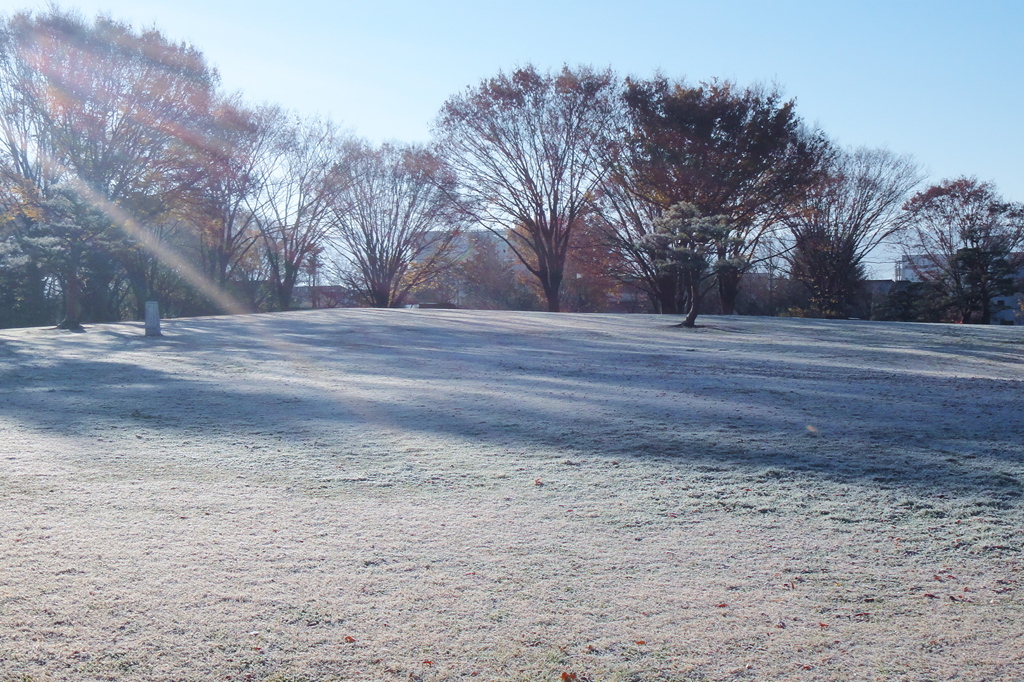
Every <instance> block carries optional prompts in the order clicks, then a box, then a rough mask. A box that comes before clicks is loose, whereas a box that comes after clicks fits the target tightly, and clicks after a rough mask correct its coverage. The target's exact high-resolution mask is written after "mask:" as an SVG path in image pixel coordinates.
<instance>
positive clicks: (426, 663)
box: [423, 661, 434, 665]
mask: <svg viewBox="0 0 1024 682" xmlns="http://www.w3.org/2000/svg"><path fill="white" fill-rule="evenodd" d="M423 665H434V662H433V661H423Z"/></svg>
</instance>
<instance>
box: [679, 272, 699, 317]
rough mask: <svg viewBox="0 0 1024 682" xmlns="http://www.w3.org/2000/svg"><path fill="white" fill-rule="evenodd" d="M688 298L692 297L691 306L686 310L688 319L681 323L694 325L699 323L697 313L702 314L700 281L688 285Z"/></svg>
mask: <svg viewBox="0 0 1024 682" xmlns="http://www.w3.org/2000/svg"><path fill="white" fill-rule="evenodd" d="M687 294H688V296H687V298H689V299H690V308H689V310H687V311H686V319H685V320H683V321H682V323H681V324H680V326H681V327H690V328H692V327H694V326H696V323H697V315H699V314H700V300H701V295H700V282H699V281H698V282H697V283H696V284H694V285H690V286H688V287H687Z"/></svg>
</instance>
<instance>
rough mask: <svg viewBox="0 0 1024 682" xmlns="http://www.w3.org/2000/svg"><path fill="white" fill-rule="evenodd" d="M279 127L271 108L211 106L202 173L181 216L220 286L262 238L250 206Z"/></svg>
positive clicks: (227, 103)
mask: <svg viewBox="0 0 1024 682" xmlns="http://www.w3.org/2000/svg"><path fill="white" fill-rule="evenodd" d="M280 125H282V121H281V116H280V112H278V110H277V109H275V108H273V107H268V106H263V107H257V108H254V109H248V108H246V107H244V106H242V105H241V104H239V103H238V102H236V101H232V100H226V101H223V100H222V101H220V102H218V103H217V105H216V106H215V108H214V111H213V116H212V117H211V119H210V123H209V130H207V131H206V134H205V139H204V140H203V145H202V148H201V150H200V153H199V154H198V155H197V159H196V160H197V163H199V164H200V165H201V167H202V169H203V173H202V176H201V179H200V181H199V182H198V183H197V185H196V187H195V191H193V192H192V193H191V194H190V196H189V197H188V199H189V202H188V205H187V206H185V209H186V210H185V218H186V220H187V221H188V222H189V223H190V224H191V225H192V227H193V229H194V230H195V232H196V234H197V236H198V238H199V249H200V257H201V258H202V261H203V269H204V271H205V272H206V274H207V276H208V277H209V278H210V280H211V281H212V282H214V283H216V284H217V285H218V286H220V287H225V286H227V285H228V283H229V282H230V281H231V280H232V278H233V276H234V274H235V270H236V269H237V268H239V267H242V266H244V265H245V264H246V263H248V262H249V261H250V259H249V258H248V256H249V254H250V252H251V251H252V249H253V248H254V247H255V246H256V245H257V243H258V241H259V239H260V231H259V229H258V226H257V222H256V217H257V216H256V214H255V213H253V211H252V205H253V204H254V203H255V202H256V201H257V197H258V196H259V194H260V192H261V191H262V189H263V187H262V185H261V183H262V182H264V181H267V180H268V178H267V177H266V176H265V175H264V174H262V173H261V172H260V170H261V163H263V162H264V161H265V157H266V156H268V155H270V154H272V153H274V151H275V150H274V148H273V142H274V140H275V135H276V134H277V127H278V126H280Z"/></svg>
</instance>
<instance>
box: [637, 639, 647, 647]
mask: <svg viewBox="0 0 1024 682" xmlns="http://www.w3.org/2000/svg"><path fill="white" fill-rule="evenodd" d="M636 643H637V644H639V645H640V646H643V645H644V644H647V640H646V639H638V640H636Z"/></svg>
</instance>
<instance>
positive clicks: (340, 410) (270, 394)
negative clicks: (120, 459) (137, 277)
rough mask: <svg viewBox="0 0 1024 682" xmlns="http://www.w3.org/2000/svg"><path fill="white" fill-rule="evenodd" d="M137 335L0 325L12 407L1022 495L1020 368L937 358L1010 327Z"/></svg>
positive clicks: (982, 355) (19, 415)
mask: <svg viewBox="0 0 1024 682" xmlns="http://www.w3.org/2000/svg"><path fill="white" fill-rule="evenodd" d="M136 327H137V328H136ZM141 329H142V328H141V325H117V326H109V327H103V328H98V329H94V330H93V331H92V332H91V333H90V334H89V335H76V336H75V338H74V339H68V338H67V337H60V336H57V335H49V336H46V335H43V334H39V335H36V336H34V337H17V336H15V337H10V338H7V339H5V340H4V341H3V342H2V343H0V401H2V402H0V407H2V410H3V413H4V415H5V416H6V417H8V418H11V419H13V420H15V421H17V422H21V423H23V424H30V425H34V426H35V428H39V429H47V430H55V431H57V432H59V433H62V434H67V435H72V436H73V435H78V434H85V433H90V434H94V433H95V432H96V431H97V430H102V429H104V428H112V427H116V428H124V427H131V426H145V427H146V428H148V429H156V430H161V431H167V432H174V433H177V434H181V435H182V436H183V437H187V436H190V435H196V436H210V435H218V436H232V437H236V438H238V439H243V440H245V439H254V440H258V439H259V438H260V437H261V436H263V435H266V434H269V433H276V434H284V435H285V436H289V437H296V438H301V437H305V436H310V435H313V436H322V435H324V434H328V435H329V434H342V435H338V436H337V438H336V441H337V442H342V441H343V440H344V438H352V437H353V436H352V434H353V433H358V432H359V431H361V430H362V431H365V432H382V431H389V432H397V433H402V434H405V435H406V436H407V437H410V438H413V439H415V438H416V437H417V436H418V437H422V438H423V439H424V441H425V442H428V441H430V440H433V439H437V438H441V439H444V438H451V437H455V438H458V439H461V440H463V441H468V442H472V443H478V444H479V445H480V447H481V448H482V449H483V448H489V449H491V450H495V449H496V450H498V451H506V452H507V451H513V450H514V451H532V452H541V453H543V452H545V451H546V452H547V453H548V454H550V455H551V456H560V455H563V454H564V455H565V456H587V457H606V458H609V459H621V458H624V457H635V458H639V459H651V458H657V459H659V460H666V461H675V462H680V463H683V462H698V463H706V464H716V465H723V466H742V467H750V468H776V469H787V470H791V471H793V472H799V473H802V474H806V475H814V476H820V477H825V478H827V479H831V480H835V481H839V482H851V483H863V484H869V485H878V486H882V487H885V488H889V489H892V488H902V489H906V490H907V491H908V492H911V491H912V492H914V493H915V494H920V495H935V494H946V495H956V496H959V495H977V494H987V495H991V496H993V498H994V499H998V500H1002V501H1004V502H1005V503H1015V501H1016V500H1017V499H1018V498H1020V496H1021V493H1022V482H1021V480H1022V478H1024V470H1022V467H1021V463H1022V461H1024V445H1022V443H1024V418H1022V417H1024V415H1022V408H1021V405H1020V403H1021V401H1020V400H1019V399H1018V400H1016V401H1014V400H1013V398H1012V396H1014V395H1017V396H1019V389H1020V387H1021V381H1020V380H1019V379H1018V378H1015V377H1016V376H1018V375H1019V372H1018V374H1017V375H1013V374H1012V373H1011V375H1010V378H1002V379H1001V378H991V377H990V378H978V377H972V378H968V379H961V378H958V377H957V376H955V375H954V374H950V373H944V374H943V373H937V372H933V371H931V370H930V365H929V363H930V362H943V361H948V362H956V361H958V359H959V360H963V359H964V358H968V357H969V358H973V359H975V360H979V361H985V362H989V363H997V362H1007V359H1006V357H1004V354H1003V353H1002V352H1001V351H1000V350H997V349H994V348H993V346H998V344H1001V343H1007V342H1010V343H1012V342H1013V338H1012V337H1008V336H1005V335H1003V336H1001V335H999V334H993V333H991V332H989V331H987V330H981V331H980V332H978V333H973V334H972V333H966V336H965V333H964V332H961V331H960V330H953V331H950V330H947V329H945V328H937V329H932V328H930V327H925V326H923V325H894V326H889V325H868V326H866V325H865V324H864V323H860V324H857V323H847V324H845V325H844V324H843V323H835V322H832V323H829V322H822V321H803V320H801V321H791V322H788V323H785V324H783V323H777V324H776V326H774V327H772V323H770V322H766V321H764V320H761V321H753V322H747V321H734V320H732V319H729V318H722V319H718V320H716V321H715V322H714V323H713V324H708V325H707V326H706V327H704V328H703V329H697V330H691V329H677V330H673V329H669V325H667V324H666V322H665V320H664V318H657V317H648V318H644V317H617V316H589V317H587V318H586V320H584V321H582V322H581V320H580V318H579V317H576V316H551V315H544V314H509V315H508V316H504V315H489V316H488V315H477V316H474V315H472V314H470V313H466V312H454V313H452V312H446V311H429V312H428V313H425V312H423V311H415V312H413V311H366V310H362V311H331V312H329V313H320V314H316V315H312V314H303V313H290V314H279V315H272V316H241V317H233V318H204V319H197V320H168V321H165V323H164V331H165V335H164V336H163V337H159V338H145V337H143V336H142V332H141ZM766 329H768V330H774V333H771V331H765V330H766ZM954 332H955V333H954ZM965 339H966V340H965ZM10 387H16V388H14V389H13V390H12V389H11V388H10ZM1008 401H1009V402H1008ZM993 463H995V464H993Z"/></svg>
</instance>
